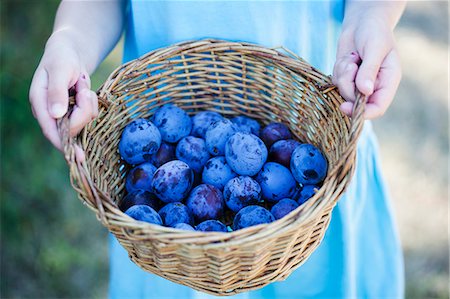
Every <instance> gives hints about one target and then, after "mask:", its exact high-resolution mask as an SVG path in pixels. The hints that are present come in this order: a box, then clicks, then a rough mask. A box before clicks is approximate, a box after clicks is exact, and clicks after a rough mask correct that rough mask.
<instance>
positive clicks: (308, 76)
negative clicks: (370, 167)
mask: <svg viewBox="0 0 450 299" xmlns="http://www.w3.org/2000/svg"><path fill="white" fill-rule="evenodd" d="M98 94H99V99H100V103H101V107H100V113H99V116H98V118H97V119H96V120H94V121H93V122H91V123H90V124H89V125H88V126H86V127H85V128H84V130H83V131H82V132H81V133H80V135H79V136H77V138H68V137H67V136H68V121H67V117H66V118H65V119H64V120H63V121H61V122H60V123H59V127H60V132H61V134H62V136H64V137H65V138H64V150H65V156H66V160H67V161H68V164H69V166H70V176H71V181H72V185H73V187H74V188H75V190H76V191H77V192H78V194H79V197H80V199H81V200H82V201H83V202H84V203H86V204H87V206H88V207H89V208H91V209H92V210H93V211H94V212H95V213H96V215H97V217H98V219H99V221H101V222H102V223H103V225H105V226H106V227H107V228H108V229H109V230H110V231H111V232H112V233H113V234H114V235H115V236H116V237H117V238H118V240H119V242H120V243H121V244H122V245H123V246H124V247H125V248H126V249H127V251H128V252H129V255H130V257H131V259H132V260H133V261H134V262H135V263H136V264H138V265H139V266H140V267H142V268H143V269H145V270H147V271H149V272H152V273H155V274H157V275H160V276H163V277H165V278H167V279H169V280H171V281H174V282H177V283H181V284H184V285H187V286H190V287H192V288H194V289H197V290H201V291H204V292H207V293H210V294H215V295H232V294H236V293H240V292H243V291H248V290H252V289H257V288H260V287H263V286H264V285H267V284H268V283H270V282H273V281H276V280H281V279H285V278H286V277H287V276H288V275H289V274H290V273H291V272H292V271H293V270H295V269H296V268H297V267H298V266H300V265H301V264H302V263H303V262H304V261H305V260H306V259H307V258H308V257H309V255H310V254H311V253H312V252H313V251H314V249H315V248H316V247H317V246H318V245H319V243H320V242H321V240H322V238H323V235H324V233H325V231H326V228H327V227H328V224H329V222H330V215H331V211H332V208H333V207H334V205H335V204H336V202H337V200H338V198H339V197H340V195H342V193H343V192H344V190H345V188H346V187H347V186H348V184H349V181H350V178H351V176H352V173H353V170H354V161H355V153H356V141H357V138H358V136H359V134H360V131H361V129H362V126H363V120H362V112H363V108H364V107H363V106H364V104H363V103H364V102H365V99H364V98H363V97H362V96H358V100H357V103H356V105H355V111H354V117H353V118H352V120H351V121H350V120H349V119H348V118H346V117H344V116H343V115H342V114H341V112H340V111H339V108H338V107H339V104H340V103H342V101H343V100H342V98H341V97H340V95H339V94H338V92H337V90H336V88H335V87H334V86H333V85H331V82H330V78H329V77H327V76H324V75H322V74H321V73H320V72H319V71H317V70H315V69H314V68H312V67H311V66H310V65H308V64H307V63H306V62H305V61H303V60H302V59H300V58H298V57H295V56H294V55H293V54H290V53H282V52H280V51H277V50H273V49H268V48H264V47H260V46H256V45H253V44H247V43H234V42H227V41H219V40H202V41H193V42H184V43H180V44H176V45H173V46H170V47H167V48H163V49H159V50H156V51H153V52H150V53H148V54H147V55H145V56H143V57H141V58H139V59H137V60H134V61H131V62H129V63H127V64H125V65H123V66H121V67H120V68H118V69H117V70H115V71H114V72H113V73H112V74H111V76H110V77H109V78H108V79H107V80H106V82H105V83H104V84H103V86H102V87H100V89H99V92H98ZM168 101H169V102H173V103H176V104H177V105H178V106H180V107H182V108H183V109H185V110H186V111H188V112H189V113H191V114H193V113H195V112H196V111H198V110H212V111H217V112H219V113H222V114H224V115H225V116H230V117H231V116H233V115H239V114H243V115H247V116H251V117H253V118H256V119H257V120H259V121H261V122H262V123H264V124H267V123H269V122H271V121H281V122H284V123H286V124H288V125H289V127H290V129H291V131H292V132H293V134H294V135H295V137H296V138H298V139H300V140H302V141H305V142H310V143H312V144H314V145H316V146H318V147H319V148H320V149H321V150H322V151H323V152H324V153H325V154H326V156H327V159H328V161H329V171H328V175H327V178H326V180H325V182H324V185H323V187H322V188H321V189H320V191H319V192H318V193H317V194H316V195H315V196H314V197H313V198H311V199H310V200H309V201H307V203H306V204H304V205H302V206H301V207H299V208H298V209H297V210H295V211H294V212H292V213H290V214H289V215H288V216H286V217H284V218H283V219H280V220H278V221H276V222H273V223H271V224H263V225H259V226H254V227H250V228H247V229H243V230H239V231H235V232H232V233H225V234H224V233H202V232H188V231H179V230H175V229H171V228H165V227H161V226H156V225H152V224H147V223H142V222H137V221H134V220H132V219H131V218H129V217H128V216H126V215H125V214H123V213H122V212H121V211H120V210H119V209H118V208H117V205H116V202H117V201H118V199H119V198H120V197H121V196H122V195H123V193H124V180H123V178H124V176H125V174H126V172H127V170H128V168H127V166H124V162H122V161H121V158H120V156H119V154H118V151H117V146H118V142H119V139H120V135H121V132H122V130H123V129H124V127H125V126H126V124H127V123H129V122H130V121H131V120H132V119H133V118H136V117H144V118H146V117H150V116H151V115H152V114H153V113H154V112H155V110H156V109H157V108H158V107H159V106H161V105H163V104H165V103H167V102H168ZM74 144H79V146H80V147H81V148H82V149H83V150H84V151H85V153H86V162H83V163H80V162H78V161H76V159H75V155H74Z"/></svg>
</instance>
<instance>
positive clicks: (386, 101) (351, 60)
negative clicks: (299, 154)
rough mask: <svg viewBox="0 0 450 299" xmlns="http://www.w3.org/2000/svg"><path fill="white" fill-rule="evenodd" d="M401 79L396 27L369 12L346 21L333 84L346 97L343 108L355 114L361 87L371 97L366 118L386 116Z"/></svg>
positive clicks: (340, 40)
mask: <svg viewBox="0 0 450 299" xmlns="http://www.w3.org/2000/svg"><path fill="white" fill-rule="evenodd" d="M400 79H401V66H400V59H399V56H398V53H397V50H396V49H395V42H394V36H393V30H392V28H390V27H389V25H388V24H387V23H386V22H385V21H384V20H383V19H382V18H377V17H375V16H370V15H367V14H365V15H362V16H360V17H359V18H358V19H357V20H356V21H354V20H353V21H351V22H348V23H347V24H345V23H344V27H343V30H342V33H341V36H340V38H339V42H338V49H337V58H336V63H335V65H334V70H333V83H334V84H335V85H336V86H337V87H338V88H339V92H340V94H341V95H342V97H344V99H345V100H346V102H345V103H343V104H342V105H341V110H342V111H343V112H344V113H345V114H347V115H349V116H351V113H352V108H353V102H354V101H355V91H356V89H358V90H359V91H360V92H361V93H363V94H364V95H366V96H368V100H367V105H366V109H365V113H364V117H365V118H366V119H374V118H378V117H380V116H382V115H383V114H384V113H385V112H386V110H387V109H388V107H389V105H390V104H391V103H392V100H393V99H394V95H395V93H396V91H397V88H398V85H399V83H400Z"/></svg>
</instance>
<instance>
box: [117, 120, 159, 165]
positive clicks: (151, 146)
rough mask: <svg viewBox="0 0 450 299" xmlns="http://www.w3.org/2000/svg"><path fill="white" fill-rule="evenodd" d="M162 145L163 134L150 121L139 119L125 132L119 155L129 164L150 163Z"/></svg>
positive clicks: (129, 125)
mask: <svg viewBox="0 0 450 299" xmlns="http://www.w3.org/2000/svg"><path fill="white" fill-rule="evenodd" d="M160 145H161V134H160V133H159V130H158V128H157V127H156V126H155V125H154V124H153V123H151V122H150V121H148V120H146V119H143V118H138V119H135V120H133V121H132V122H130V123H129V124H128V125H127V126H126V127H125V129H124V130H123V132H122V136H121V137H120V141H119V153H120V156H121V157H122V158H123V159H124V160H125V161H126V162H127V163H128V164H132V165H133V164H140V163H143V162H145V161H149V160H150V157H151V155H152V154H154V153H156V151H158V149H159V146H160Z"/></svg>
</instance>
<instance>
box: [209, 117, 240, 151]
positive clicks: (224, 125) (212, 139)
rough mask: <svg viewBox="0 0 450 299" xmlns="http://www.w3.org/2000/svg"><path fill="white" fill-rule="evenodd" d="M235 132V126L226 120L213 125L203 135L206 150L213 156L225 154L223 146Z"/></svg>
mask: <svg viewBox="0 0 450 299" xmlns="http://www.w3.org/2000/svg"><path fill="white" fill-rule="evenodd" d="M236 132H237V129H236V126H235V125H234V124H233V123H232V122H231V121H230V120H229V119H226V118H222V119H221V120H218V121H216V122H215V123H213V124H212V125H211V126H210V127H209V128H208V130H207V131H206V134H205V141H206V148H207V149H208V151H209V153H210V154H211V155H213V156H223V155H224V154H225V144H226V143H227V141H228V139H229V138H230V137H231V136H233V134H234V133H236Z"/></svg>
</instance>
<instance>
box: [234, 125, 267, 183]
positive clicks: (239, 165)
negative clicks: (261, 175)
mask: <svg viewBox="0 0 450 299" xmlns="http://www.w3.org/2000/svg"><path fill="white" fill-rule="evenodd" d="M267 155H268V153H267V148H266V146H265V145H264V143H263V142H262V141H261V139H259V138H258V136H256V135H253V134H249V133H242V132H238V133H236V134H234V135H233V136H231V137H230V139H228V141H227V143H226V146H225V159H226V160H227V163H228V165H229V166H230V167H231V169H233V170H234V172H236V173H237V174H239V175H248V176H254V175H255V174H257V173H258V171H259V170H260V169H261V167H262V166H263V165H264V163H265V162H266V160H267Z"/></svg>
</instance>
